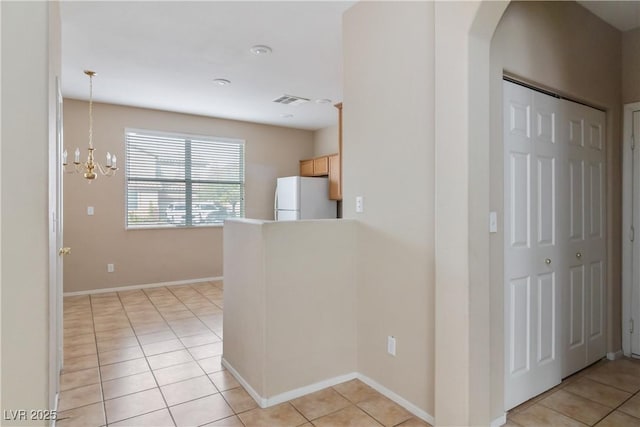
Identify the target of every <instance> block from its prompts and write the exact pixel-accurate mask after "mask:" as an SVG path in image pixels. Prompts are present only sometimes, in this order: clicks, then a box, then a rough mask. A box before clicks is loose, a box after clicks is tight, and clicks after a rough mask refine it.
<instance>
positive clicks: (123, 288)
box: [62, 276, 222, 297]
mask: <svg viewBox="0 0 640 427" xmlns="http://www.w3.org/2000/svg"><path fill="white" fill-rule="evenodd" d="M218 280H222V276H218V277H202V278H200V279H189V280H175V281H173V282H160V283H147V284H144V285H130V286H118V287H115V288H102V289H91V290H88V291H76V292H64V293H63V294H62V295H63V296H65V297H72V296H76V295H94V294H106V293H108V292H122V291H132V290H135V289H148V288H160V287H163V286H178V285H188V284H190V283H202V282H215V281H218Z"/></svg>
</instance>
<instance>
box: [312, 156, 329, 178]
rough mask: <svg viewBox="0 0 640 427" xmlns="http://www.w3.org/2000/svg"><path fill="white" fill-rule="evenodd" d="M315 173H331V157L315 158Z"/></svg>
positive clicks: (316, 174) (322, 174) (321, 174)
mask: <svg viewBox="0 0 640 427" xmlns="http://www.w3.org/2000/svg"><path fill="white" fill-rule="evenodd" d="M313 174H314V175H315V176H325V175H329V158H328V157H327V156H322V157H316V158H315V159H313Z"/></svg>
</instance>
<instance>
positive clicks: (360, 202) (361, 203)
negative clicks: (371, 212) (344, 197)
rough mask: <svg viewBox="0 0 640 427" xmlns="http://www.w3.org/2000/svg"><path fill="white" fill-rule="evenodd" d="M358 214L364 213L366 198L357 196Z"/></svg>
mask: <svg viewBox="0 0 640 427" xmlns="http://www.w3.org/2000/svg"><path fill="white" fill-rule="evenodd" d="M356 212H357V213H362V212H364V198H363V197H362V196H356Z"/></svg>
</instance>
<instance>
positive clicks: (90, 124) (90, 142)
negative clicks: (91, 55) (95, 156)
mask: <svg viewBox="0 0 640 427" xmlns="http://www.w3.org/2000/svg"><path fill="white" fill-rule="evenodd" d="M89 148H93V75H92V74H90V75H89Z"/></svg>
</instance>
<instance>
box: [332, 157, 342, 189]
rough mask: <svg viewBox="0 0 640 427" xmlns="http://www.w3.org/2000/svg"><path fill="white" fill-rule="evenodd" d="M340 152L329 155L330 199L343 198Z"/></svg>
mask: <svg viewBox="0 0 640 427" xmlns="http://www.w3.org/2000/svg"><path fill="white" fill-rule="evenodd" d="M341 181H342V180H341V176H340V154H332V155H331V156H329V199H331V200H342V188H341V187H342V186H341V185H340V184H341Z"/></svg>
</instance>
